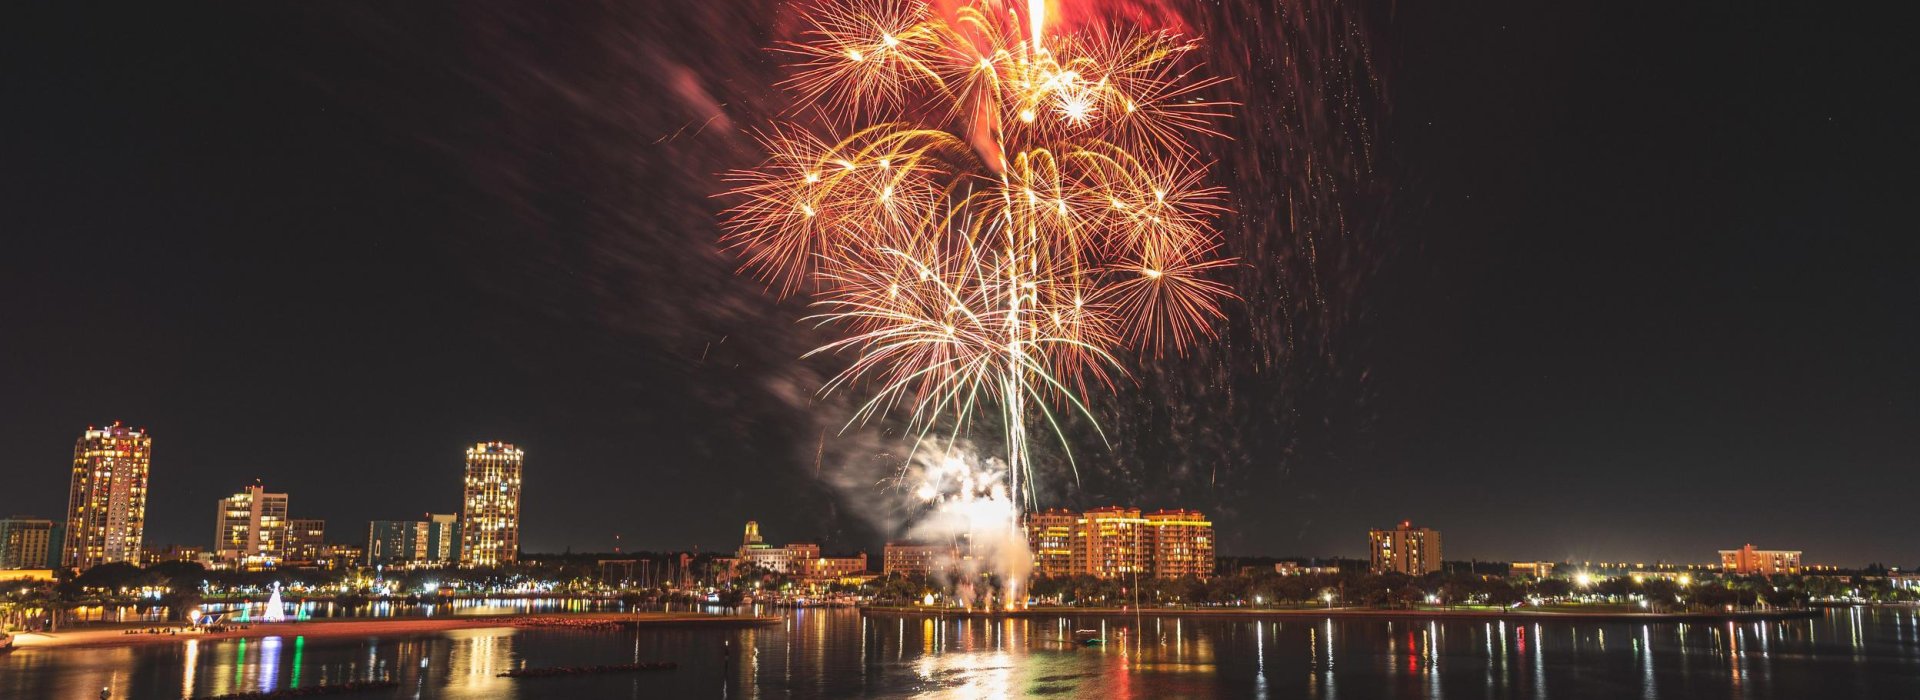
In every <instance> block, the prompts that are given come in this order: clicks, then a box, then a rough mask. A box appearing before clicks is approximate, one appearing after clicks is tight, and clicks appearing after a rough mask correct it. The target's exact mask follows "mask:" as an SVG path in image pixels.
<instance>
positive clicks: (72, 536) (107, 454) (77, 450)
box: [60, 422, 153, 569]
mask: <svg viewBox="0 0 1920 700" xmlns="http://www.w3.org/2000/svg"><path fill="white" fill-rule="evenodd" d="M152 452H153V439H152V438H150V437H148V436H147V433H146V431H143V430H136V429H133V428H128V427H125V426H122V425H120V423H119V422H115V423H114V424H113V425H110V426H107V427H105V428H88V429H87V432H85V433H82V434H81V435H80V440H79V441H78V442H75V443H74V444H73V483H72V486H71V487H70V488H69V489H68V490H67V532H66V538H65V542H64V543H63V545H62V546H61V548H60V551H61V557H60V558H61V565H62V566H65V567H70V568H75V569H88V568H92V567H94V566H97V565H100V564H106V563H109V562H126V563H129V564H134V565H138V564H139V563H140V553H141V549H140V544H141V542H140V540H141V536H142V535H143V534H144V533H145V531H146V526H147V468H148V466H149V460H150V458H151V455H152Z"/></svg>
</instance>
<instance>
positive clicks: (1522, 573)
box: [1507, 561, 1555, 581]
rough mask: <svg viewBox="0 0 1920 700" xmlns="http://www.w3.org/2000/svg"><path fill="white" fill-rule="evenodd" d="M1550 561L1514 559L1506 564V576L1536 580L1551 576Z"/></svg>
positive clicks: (1551, 565)
mask: <svg viewBox="0 0 1920 700" xmlns="http://www.w3.org/2000/svg"><path fill="white" fill-rule="evenodd" d="M1554 566H1555V564H1554V563H1553V562H1550V561H1516V562H1513V563H1511V564H1508V565H1507V578H1530V579H1534V580H1536V581H1540V580H1545V579H1549V578H1553V567H1554Z"/></svg>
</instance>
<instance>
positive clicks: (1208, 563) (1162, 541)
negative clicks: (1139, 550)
mask: <svg viewBox="0 0 1920 700" xmlns="http://www.w3.org/2000/svg"><path fill="white" fill-rule="evenodd" d="M1146 519H1147V542H1148V543H1149V544H1148V547H1150V548H1151V549H1149V550H1148V560H1149V561H1150V562H1151V563H1152V567H1153V568H1152V570H1153V577H1154V578H1180V577H1182V576H1198V577H1200V578H1206V577H1208V576H1212V575H1213V521H1210V520H1207V516H1205V515H1203V514H1201V513H1200V511H1197V510H1159V511H1154V512H1152V513H1148V514H1147V515H1146Z"/></svg>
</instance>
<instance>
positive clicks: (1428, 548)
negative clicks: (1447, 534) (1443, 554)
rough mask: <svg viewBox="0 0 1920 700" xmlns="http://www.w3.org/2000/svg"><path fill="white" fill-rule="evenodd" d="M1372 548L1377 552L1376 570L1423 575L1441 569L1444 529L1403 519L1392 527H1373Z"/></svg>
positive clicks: (1369, 536) (1375, 571)
mask: <svg viewBox="0 0 1920 700" xmlns="http://www.w3.org/2000/svg"><path fill="white" fill-rule="evenodd" d="M1367 545H1368V549H1369V550H1371V551H1372V552H1373V566H1372V567H1371V569H1372V571H1373V573H1376V574H1386V573H1399V574H1407V575H1409V576H1419V575H1421V574H1426V573H1431V572H1434V571H1439V570H1440V531H1438V530H1429V529H1427V528H1424V527H1419V528H1417V527H1414V526H1413V523H1412V522H1411V521H1405V520H1403V521H1400V526H1399V527H1396V528H1394V529H1392V530H1370V531H1368V533H1367Z"/></svg>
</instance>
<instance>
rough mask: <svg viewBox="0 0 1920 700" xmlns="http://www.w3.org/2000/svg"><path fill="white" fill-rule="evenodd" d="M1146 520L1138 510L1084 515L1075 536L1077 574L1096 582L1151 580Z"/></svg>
mask: <svg viewBox="0 0 1920 700" xmlns="http://www.w3.org/2000/svg"><path fill="white" fill-rule="evenodd" d="M1147 538H1148V532H1147V519H1146V518H1143V517H1140V509H1139V508H1122V507H1119V506H1108V507H1106V508H1095V509H1093V510H1090V511H1087V512H1086V513H1083V514H1081V516H1080V521H1079V527H1078V528H1076V529H1075V530H1074V532H1073V559H1072V560H1071V563H1072V566H1073V571H1074V573H1078V574H1086V575H1089V576H1094V577H1097V578H1116V577H1125V576H1152V575H1153V572H1152V569H1151V566H1152V563H1153V562H1152V559H1151V557H1149V556H1148V552H1150V551H1152V549H1151V548H1152V546H1153V543H1152V542H1151V541H1149V540H1148V539H1147Z"/></svg>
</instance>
